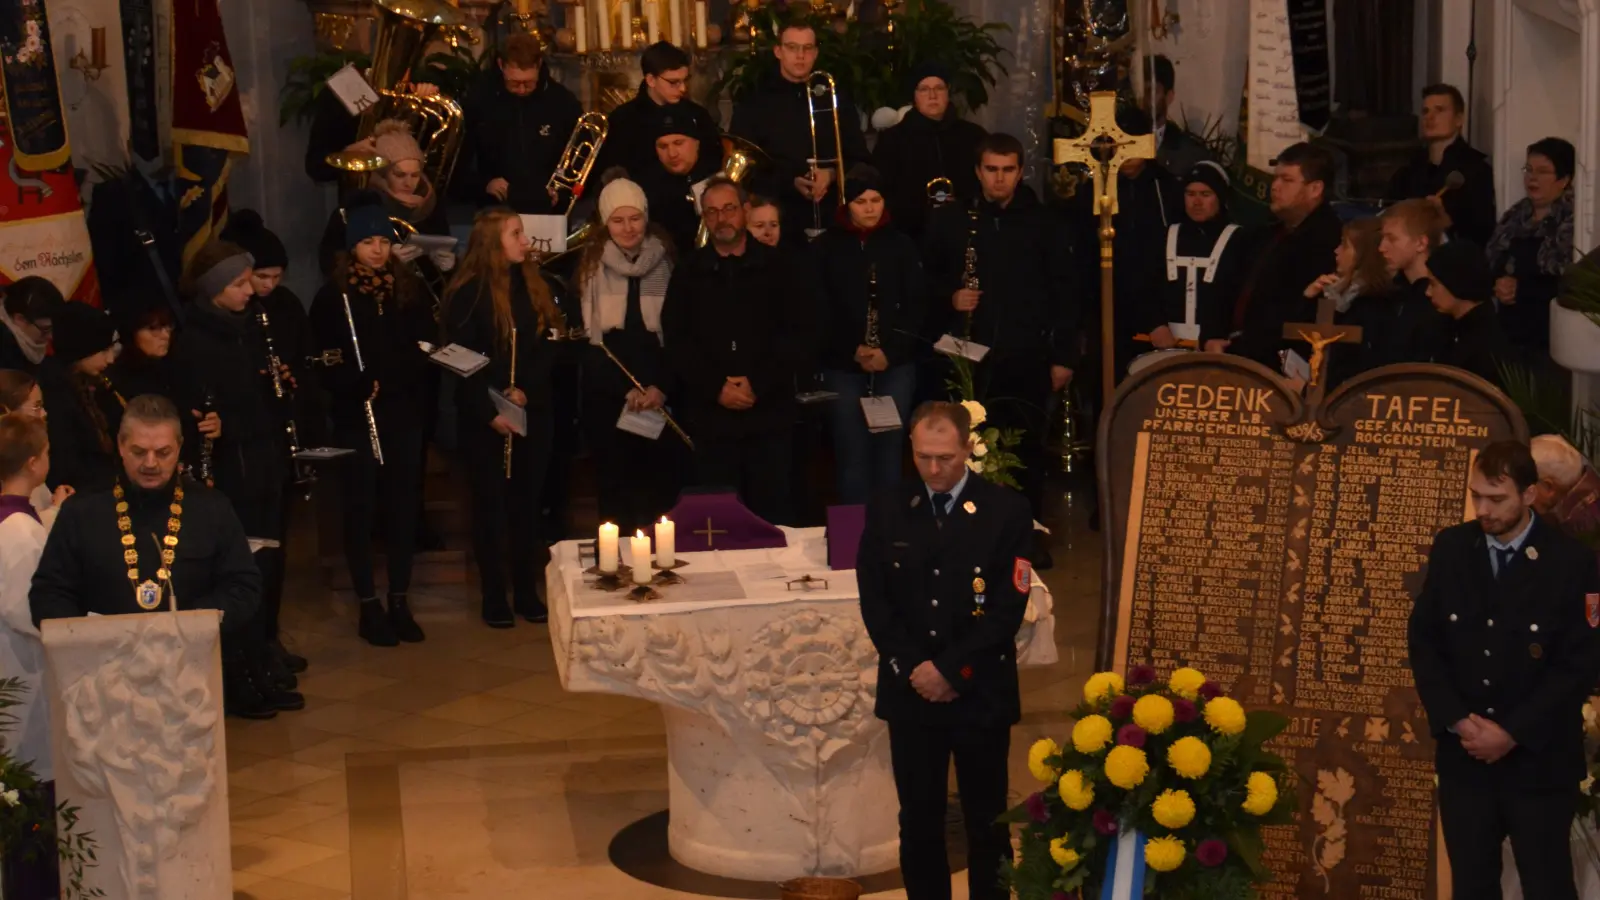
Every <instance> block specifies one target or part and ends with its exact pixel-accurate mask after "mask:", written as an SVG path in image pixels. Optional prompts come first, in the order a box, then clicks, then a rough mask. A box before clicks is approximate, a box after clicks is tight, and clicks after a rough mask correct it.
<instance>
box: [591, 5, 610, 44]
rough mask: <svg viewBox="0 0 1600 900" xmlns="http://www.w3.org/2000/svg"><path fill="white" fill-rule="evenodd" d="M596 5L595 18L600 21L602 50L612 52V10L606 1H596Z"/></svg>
mask: <svg viewBox="0 0 1600 900" xmlns="http://www.w3.org/2000/svg"><path fill="white" fill-rule="evenodd" d="M594 4H595V6H596V7H597V8H596V10H595V18H596V19H597V20H598V21H599V25H600V33H599V37H600V49H601V50H610V49H611V10H610V9H608V8H607V5H606V0H594Z"/></svg>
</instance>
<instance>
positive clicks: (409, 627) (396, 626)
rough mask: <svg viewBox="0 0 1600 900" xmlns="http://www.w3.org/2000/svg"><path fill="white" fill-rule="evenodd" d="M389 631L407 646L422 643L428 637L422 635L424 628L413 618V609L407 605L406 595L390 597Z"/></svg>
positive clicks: (391, 595)
mask: <svg viewBox="0 0 1600 900" xmlns="http://www.w3.org/2000/svg"><path fill="white" fill-rule="evenodd" d="M389 629H390V630H391V631H393V632H394V636H395V637H396V638H398V639H400V640H402V641H404V642H406V643H407V644H416V643H420V642H421V641H422V639H423V638H425V637H427V635H425V634H423V633H422V626H421V625H418V624H417V620H416V619H414V618H412V616H411V607H410V605H409V604H407V603H406V595H405V594H390V595H389Z"/></svg>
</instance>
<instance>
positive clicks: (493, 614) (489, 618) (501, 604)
mask: <svg viewBox="0 0 1600 900" xmlns="http://www.w3.org/2000/svg"><path fill="white" fill-rule="evenodd" d="M483 624H485V625H487V626H489V627H490V628H513V627H515V626H516V624H517V618H516V616H513V615H512V614H511V605H510V604H509V603H507V602H506V598H505V597H499V598H496V599H493V600H491V599H489V598H488V597H485V598H483Z"/></svg>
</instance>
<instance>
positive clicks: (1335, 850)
mask: <svg viewBox="0 0 1600 900" xmlns="http://www.w3.org/2000/svg"><path fill="white" fill-rule="evenodd" d="M1317 862H1318V863H1320V864H1321V865H1322V868H1323V869H1331V868H1333V867H1335V866H1337V865H1339V863H1342V862H1344V841H1327V842H1325V843H1324V844H1323V845H1322V849H1321V850H1320V851H1319V852H1318V853H1317Z"/></svg>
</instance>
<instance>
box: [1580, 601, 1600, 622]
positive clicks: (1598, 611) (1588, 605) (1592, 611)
mask: <svg viewBox="0 0 1600 900" xmlns="http://www.w3.org/2000/svg"><path fill="white" fill-rule="evenodd" d="M1583 611H1584V614H1585V615H1587V616H1588V617H1589V627H1590V628H1600V594H1584V595H1583Z"/></svg>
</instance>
